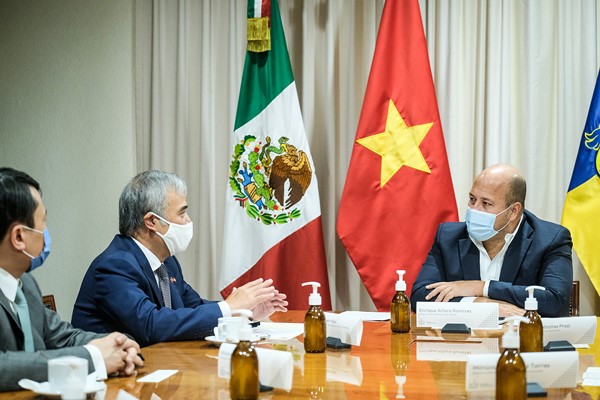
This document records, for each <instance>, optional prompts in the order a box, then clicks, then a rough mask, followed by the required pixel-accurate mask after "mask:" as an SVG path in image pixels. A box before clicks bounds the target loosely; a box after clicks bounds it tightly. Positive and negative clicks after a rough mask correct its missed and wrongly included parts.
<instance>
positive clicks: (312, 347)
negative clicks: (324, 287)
mask: <svg viewBox="0 0 600 400" xmlns="http://www.w3.org/2000/svg"><path fill="white" fill-rule="evenodd" d="M307 285H312V287H313V292H312V293H311V294H310V296H309V297H308V305H309V306H310V307H309V309H308V311H307V312H306V315H305V316H304V350H305V351H306V352H307V353H323V352H324V351H325V346H326V338H327V335H326V334H325V332H326V330H325V314H324V313H323V310H321V295H320V294H319V292H318V288H319V287H321V284H320V283H319V282H304V283H303V284H302V286H307Z"/></svg>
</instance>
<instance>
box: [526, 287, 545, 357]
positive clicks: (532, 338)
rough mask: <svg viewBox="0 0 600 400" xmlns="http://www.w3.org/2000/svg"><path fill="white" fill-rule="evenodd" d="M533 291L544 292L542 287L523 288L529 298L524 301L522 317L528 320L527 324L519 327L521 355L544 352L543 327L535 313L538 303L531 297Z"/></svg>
mask: <svg viewBox="0 0 600 400" xmlns="http://www.w3.org/2000/svg"><path fill="white" fill-rule="evenodd" d="M535 289H538V290H546V288H545V287H543V286H528V287H527V288H525V290H527V291H528V292H529V297H528V298H527V300H525V310H526V311H525V314H524V315H523V316H524V317H525V318H527V319H528V322H523V323H522V324H521V326H520V327H519V337H520V338H521V339H520V340H521V352H522V353H525V352H533V351H544V325H543V324H542V319H541V318H540V315H539V314H538V313H537V309H538V302H537V299H536V298H535V296H534V295H533V293H534V290H535Z"/></svg>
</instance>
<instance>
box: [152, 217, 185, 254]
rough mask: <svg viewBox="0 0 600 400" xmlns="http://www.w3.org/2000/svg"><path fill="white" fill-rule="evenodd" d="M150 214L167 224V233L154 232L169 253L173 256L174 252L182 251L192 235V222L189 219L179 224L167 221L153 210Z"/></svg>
mask: <svg viewBox="0 0 600 400" xmlns="http://www.w3.org/2000/svg"><path fill="white" fill-rule="evenodd" d="M152 214H154V216H155V217H156V218H158V219H160V220H161V221H163V222H165V223H167V224H169V229H168V230H167V233H165V234H164V235H162V234H161V233H160V232H156V234H157V235H158V236H160V237H161V238H162V240H163V241H164V242H165V245H167V248H168V249H169V252H170V253H171V255H172V256H174V255H175V254H179V253H183V252H184V251H185V249H187V247H188V245H189V244H190V242H191V241H192V237H193V236H194V223H193V222H191V221H190V222H189V223H187V224H184V225H180V224H176V223H173V222H169V221H167V220H166V219H164V218H163V217H161V216H160V215H158V214H156V213H154V212H153V213H152Z"/></svg>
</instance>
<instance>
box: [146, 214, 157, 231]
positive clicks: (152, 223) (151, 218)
mask: <svg viewBox="0 0 600 400" xmlns="http://www.w3.org/2000/svg"><path fill="white" fill-rule="evenodd" d="M158 224H160V220H159V219H158V218H156V215H154V214H153V213H151V212H147V213H146V215H144V225H145V226H146V228H148V229H149V230H151V231H153V232H156V231H157V228H158Z"/></svg>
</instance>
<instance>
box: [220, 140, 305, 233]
mask: <svg viewBox="0 0 600 400" xmlns="http://www.w3.org/2000/svg"><path fill="white" fill-rule="evenodd" d="M312 173H313V169H312V166H311V165H310V160H309V158H308V155H307V154H306V153H305V152H304V151H302V150H299V149H298V148H297V147H296V146H294V145H293V144H291V143H290V142H289V139H288V138H287V137H285V136H281V137H280V138H279V139H277V142H276V144H275V143H273V142H272V139H271V137H270V136H267V137H266V138H265V141H264V143H263V141H262V140H261V141H257V138H256V136H252V135H246V136H244V138H243V139H242V140H241V141H240V142H239V143H237V144H236V145H235V147H234V153H233V160H232V161H231V164H230V166H229V184H230V186H231V189H232V191H233V197H234V200H235V201H238V202H239V205H240V207H242V208H243V209H244V210H245V211H246V214H247V215H248V216H249V217H250V218H253V219H255V220H257V221H262V222H263V223H264V224H265V225H272V224H285V223H288V222H290V221H292V220H293V219H295V218H298V217H299V216H300V215H301V212H300V209H299V208H294V205H296V204H297V203H298V202H299V201H300V200H302V197H304V194H305V193H306V190H307V189H308V187H309V186H310V183H311V180H312Z"/></svg>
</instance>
